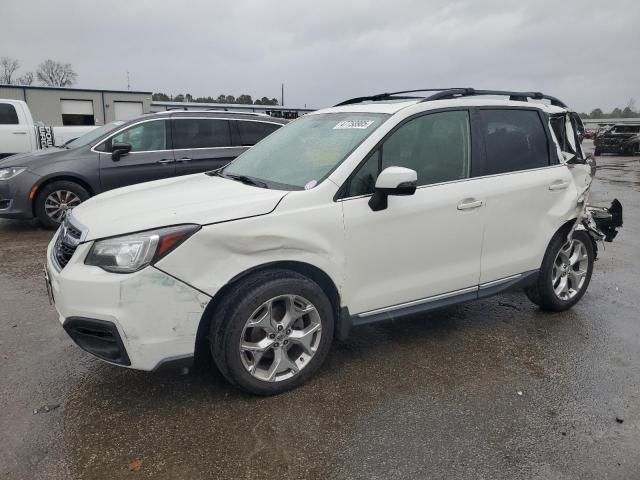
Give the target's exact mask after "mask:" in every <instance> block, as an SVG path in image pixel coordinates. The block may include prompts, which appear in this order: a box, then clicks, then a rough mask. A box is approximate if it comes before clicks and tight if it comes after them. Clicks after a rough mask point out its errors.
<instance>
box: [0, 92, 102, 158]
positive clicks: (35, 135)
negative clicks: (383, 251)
mask: <svg viewBox="0 0 640 480" xmlns="http://www.w3.org/2000/svg"><path fill="white" fill-rule="evenodd" d="M94 128H96V127H95V126H93V125H92V126H68V127H52V126H47V125H44V124H42V123H41V122H34V121H33V117H32V115H31V110H29V106H28V105H27V104H26V103H25V102H23V101H21V100H5V99H0V158H4V157H8V156H9V155H14V154H16V153H28V152H32V151H34V150H39V149H42V148H48V147H53V146H57V145H63V144H65V143H66V142H68V141H69V140H73V139H74V138H78V137H79V136H80V135H84V134H85V133H87V132H88V131H90V130H93V129H94Z"/></svg>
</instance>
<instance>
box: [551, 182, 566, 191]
mask: <svg viewBox="0 0 640 480" xmlns="http://www.w3.org/2000/svg"><path fill="white" fill-rule="evenodd" d="M568 186H569V182H565V181H563V180H556V181H555V182H553V183H552V184H551V185H549V190H552V191H553V190H564V189H565V188H567V187H568Z"/></svg>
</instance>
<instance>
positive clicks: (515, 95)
mask: <svg viewBox="0 0 640 480" xmlns="http://www.w3.org/2000/svg"><path fill="white" fill-rule="evenodd" d="M477 95H496V96H504V97H509V100H513V101H516V102H527V101H528V100H529V98H531V99H534V100H549V102H551V105H555V106H557V107H563V108H568V107H567V105H566V104H565V103H564V102H562V101H561V100H559V99H557V98H556V97H552V96H551V95H545V94H544V93H542V92H514V91H510V90H476V89H475V88H450V89H448V90H442V91H441V92H438V93H436V94H434V95H431V96H430V97H427V98H425V99H424V100H422V101H423V102H428V101H431V100H447V99H451V98H458V97H471V96H477Z"/></svg>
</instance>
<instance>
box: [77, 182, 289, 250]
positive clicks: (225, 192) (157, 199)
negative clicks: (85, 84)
mask: <svg viewBox="0 0 640 480" xmlns="http://www.w3.org/2000/svg"><path fill="white" fill-rule="evenodd" d="M285 195H287V192H283V191H282V190H267V189H263V188H256V187H251V186H248V185H244V184H242V183H239V182H233V181H230V180H225V179H223V178H220V177H216V176H209V175H203V174H194V175H186V176H183V177H172V178H166V179H162V180H158V181H155V182H147V183H139V184H136V185H131V186H129V187H124V188H120V189H115V190H110V191H108V192H105V193H103V194H101V195H96V196H95V197H92V198H90V199H89V200H87V201H86V202H83V203H82V204H80V205H79V206H78V207H77V208H75V209H74V211H73V216H74V218H76V219H77V220H78V221H79V222H80V224H82V225H85V226H86V240H95V239H97V238H104V237H111V236H114V235H120V234H124V233H129V232H137V231H141V230H149V229H152V228H155V227H158V226H159V225H177V224H180V223H196V224H199V225H206V224H211V223H219V222H225V221H228V220H236V219H238V218H244V217H254V216H256V215H264V214H267V213H269V212H271V211H272V210H273V209H274V208H275V207H276V205H277V204H278V202H279V201H280V200H281V199H282V198H283V197H284V196H285ZM96 218H100V219H101V220H100V221H99V222H96V221H95V220H94V219H96Z"/></svg>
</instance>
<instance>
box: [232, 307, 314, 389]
mask: <svg viewBox="0 0 640 480" xmlns="http://www.w3.org/2000/svg"><path fill="white" fill-rule="evenodd" d="M321 335H322V324H321V321H320V314H319V313H318V310H317V308H316V307H315V306H314V305H313V304H312V303H311V302H310V301H309V300H307V299H305V298H303V297H301V296H299V295H280V296H278V297H274V298H272V299H270V300H267V301H266V302H264V303H263V304H262V305H261V306H260V307H258V308H257V309H256V310H255V311H254V312H253V314H252V315H251V316H250V317H249V319H248V320H247V321H246V322H245V325H244V328H243V330H242V336H241V338H240V345H239V348H240V358H241V360H242V364H243V365H244V367H245V368H246V370H247V371H248V372H249V373H250V374H251V376H253V377H254V378H256V379H258V380H262V381H266V382H280V381H283V380H287V379H289V378H292V377H293V376H295V375H297V374H298V373H299V372H300V371H301V370H302V369H303V368H305V367H306V366H307V365H308V364H309V362H310V361H311V359H312V358H313V357H314V355H315V354H316V352H317V350H318V347H319V346H320V338H321Z"/></svg>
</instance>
